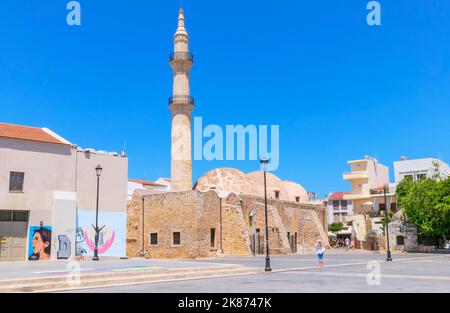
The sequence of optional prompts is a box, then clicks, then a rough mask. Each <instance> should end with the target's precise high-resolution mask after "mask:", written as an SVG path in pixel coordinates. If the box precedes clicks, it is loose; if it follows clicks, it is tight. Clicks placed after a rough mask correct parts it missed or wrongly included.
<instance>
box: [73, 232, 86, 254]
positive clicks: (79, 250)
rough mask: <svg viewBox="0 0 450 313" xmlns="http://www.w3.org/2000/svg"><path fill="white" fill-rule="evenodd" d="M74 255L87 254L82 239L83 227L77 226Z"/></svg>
mask: <svg viewBox="0 0 450 313" xmlns="http://www.w3.org/2000/svg"><path fill="white" fill-rule="evenodd" d="M75 241H76V243H75V255H76V256H85V255H86V254H87V246H86V243H85V240H84V231H83V228H81V227H77V233H76V235H75Z"/></svg>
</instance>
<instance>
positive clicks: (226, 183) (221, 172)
mask: <svg viewBox="0 0 450 313" xmlns="http://www.w3.org/2000/svg"><path fill="white" fill-rule="evenodd" d="M211 189H215V190H218V191H227V192H234V193H238V194H239V193H243V194H250V195H258V192H257V188H256V186H255V185H254V184H252V182H251V181H249V180H248V179H247V177H246V175H245V174H244V173H243V172H241V171H240V170H237V169H235V168H217V169H214V170H212V171H209V172H207V173H206V174H204V175H203V176H202V177H201V178H200V179H199V180H198V181H197V183H196V184H195V190H198V191H208V190H211Z"/></svg>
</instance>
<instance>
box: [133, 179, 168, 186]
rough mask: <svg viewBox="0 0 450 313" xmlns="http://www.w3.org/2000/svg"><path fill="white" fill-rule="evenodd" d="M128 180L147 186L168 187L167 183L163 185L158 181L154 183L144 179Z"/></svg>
mask: <svg viewBox="0 0 450 313" xmlns="http://www.w3.org/2000/svg"><path fill="white" fill-rule="evenodd" d="M128 181H130V182H132V183H137V184H141V185H146V186H155V187H166V185H162V184H157V183H153V182H151V181H147V180H142V179H131V178H130V179H128Z"/></svg>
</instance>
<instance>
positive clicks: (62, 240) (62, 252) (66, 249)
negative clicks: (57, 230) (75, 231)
mask: <svg viewBox="0 0 450 313" xmlns="http://www.w3.org/2000/svg"><path fill="white" fill-rule="evenodd" d="M58 243H59V246H58V253H57V254H56V256H57V258H58V260H61V259H62V260H67V259H68V258H70V254H71V250H72V243H71V242H70V239H69V237H67V236H66V235H59V236H58Z"/></svg>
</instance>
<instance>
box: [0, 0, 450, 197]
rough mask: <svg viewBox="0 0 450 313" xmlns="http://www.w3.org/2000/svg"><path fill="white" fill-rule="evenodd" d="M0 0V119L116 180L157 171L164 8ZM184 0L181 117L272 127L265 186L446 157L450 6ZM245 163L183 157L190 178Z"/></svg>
mask: <svg viewBox="0 0 450 313" xmlns="http://www.w3.org/2000/svg"><path fill="white" fill-rule="evenodd" d="M67 2H68V0H39V1H38V0H2V1H1V3H0V121H1V122H7V123H15V124H24V125H31V126H40V127H43V126H45V127H49V128H51V129H52V130H54V131H55V132H57V133H59V134H60V135H62V136H63V137H66V138H67V139H68V140H70V141H71V142H73V143H76V144H78V145H80V146H82V147H85V148H86V147H94V148H97V149H102V150H109V151H118V150H121V148H122V145H123V142H124V141H126V145H127V151H128V156H129V176H130V177H132V178H143V177H145V178H146V179H151V180H153V179H157V178H158V177H168V176H170V112H169V109H168V106H167V97H169V96H170V95H171V92H172V72H171V69H170V67H169V64H168V56H169V53H170V52H171V50H172V49H173V34H174V32H175V29H176V23H177V20H176V19H177V10H178V7H179V1H178V0H165V1H149V0H147V1H144V0H135V1H132V2H125V1H111V0H109V1H106V0H95V1H92V0H80V1H79V2H80V3H81V6H82V26H80V27H69V26H68V25H67V24H66V14H67V13H68V11H67V10H66V8H65V7H66V4H67ZM368 2H369V1H368V0H345V1H343V0H342V1H336V0H334V1H331V0H322V1H298V0H296V1H294V0H292V1H287V0H280V1H275V2H274V1H266V0H259V1H253V0H252V1H249V0H247V1H242V0H228V1H199V0H187V1H186V0H185V1H184V7H185V13H186V23H187V28H188V31H189V33H190V37H191V42H190V44H191V52H193V53H194V55H195V60H196V63H195V65H194V68H193V70H192V73H191V80H192V81H191V89H192V95H193V96H194V97H195V99H196V108H195V111H194V115H195V116H202V117H203V122H204V123H206V124H219V125H222V126H224V125H227V124H243V125H248V124H256V125H259V124H277V125H280V145H281V148H280V168H279V169H278V171H277V172H276V174H278V175H279V176H280V177H282V178H285V179H290V180H294V181H298V182H300V183H301V184H302V185H304V186H305V188H306V189H308V190H310V191H316V192H318V194H319V195H320V196H323V195H325V194H327V193H328V192H331V191H339V190H348V189H349V186H348V184H347V183H346V182H344V181H343V180H342V173H343V172H345V171H348V165H347V164H346V161H347V160H350V159H358V158H362V157H364V155H366V154H368V155H372V156H376V157H377V158H378V159H379V160H380V162H382V163H384V164H386V165H388V166H389V167H390V168H391V172H392V170H393V169H392V167H393V164H392V163H393V161H395V160H398V159H399V158H400V156H402V155H407V156H409V157H410V158H420V157H439V156H441V157H443V159H444V160H445V161H447V162H448V161H449V158H450V145H449V134H450V123H449V117H450V2H449V1H441V0H427V1H423V0H395V1H393V0H388V1H387V0H380V1H379V2H380V3H381V6H382V25H381V26H380V27H369V26H368V25H367V23H366V15H367V13H368V11H367V10H366V4H367V3H368ZM220 166H232V167H237V168H239V169H241V170H243V171H246V172H249V171H253V170H256V169H259V165H258V164H257V163H255V162H254V161H252V162H250V161H242V162H237V161H235V162H219V161H217V162H207V161H196V162H194V179H197V178H198V177H200V176H201V175H202V173H204V172H205V171H207V170H209V169H212V168H215V167H220Z"/></svg>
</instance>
